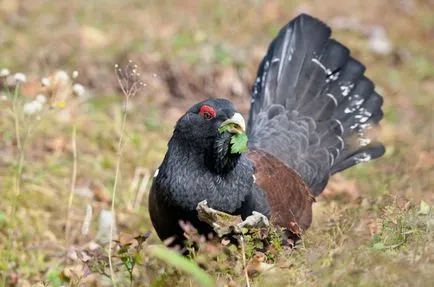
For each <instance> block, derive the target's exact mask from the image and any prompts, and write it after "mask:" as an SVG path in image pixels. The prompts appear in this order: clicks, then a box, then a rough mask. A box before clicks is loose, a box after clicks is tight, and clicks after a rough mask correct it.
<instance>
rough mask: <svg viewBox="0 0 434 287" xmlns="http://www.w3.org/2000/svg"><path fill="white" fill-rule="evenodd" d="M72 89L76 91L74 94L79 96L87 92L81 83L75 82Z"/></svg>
mask: <svg viewBox="0 0 434 287" xmlns="http://www.w3.org/2000/svg"><path fill="white" fill-rule="evenodd" d="M72 91H73V92H74V94H76V95H77V96H78V97H81V96H83V95H84V93H85V92H86V89H85V88H84V87H83V85H80V84H74V85H73V86H72Z"/></svg>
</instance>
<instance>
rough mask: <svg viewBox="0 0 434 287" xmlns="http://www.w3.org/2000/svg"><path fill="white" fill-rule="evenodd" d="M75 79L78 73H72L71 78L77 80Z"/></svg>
mask: <svg viewBox="0 0 434 287" xmlns="http://www.w3.org/2000/svg"><path fill="white" fill-rule="evenodd" d="M77 77H78V71H74V72H72V78H73V79H77Z"/></svg>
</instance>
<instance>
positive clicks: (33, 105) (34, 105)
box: [23, 101, 42, 116]
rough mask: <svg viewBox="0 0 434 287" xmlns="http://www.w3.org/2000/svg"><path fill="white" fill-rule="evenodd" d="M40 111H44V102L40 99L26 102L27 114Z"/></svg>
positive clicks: (25, 111) (25, 109)
mask: <svg viewBox="0 0 434 287" xmlns="http://www.w3.org/2000/svg"><path fill="white" fill-rule="evenodd" d="M40 111H42V104H41V103H40V102H38V101H33V102H30V103H25V104H24V107H23V112H24V114H25V115H28V116H31V115H33V114H36V113H39V112H40Z"/></svg>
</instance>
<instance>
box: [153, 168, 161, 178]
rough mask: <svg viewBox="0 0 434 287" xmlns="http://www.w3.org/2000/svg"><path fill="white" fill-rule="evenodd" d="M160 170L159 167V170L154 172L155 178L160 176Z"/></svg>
mask: <svg viewBox="0 0 434 287" xmlns="http://www.w3.org/2000/svg"><path fill="white" fill-rule="evenodd" d="M158 172H160V170H159V169H157V170H156V171H155V172H154V178H156V177H157V176H158Z"/></svg>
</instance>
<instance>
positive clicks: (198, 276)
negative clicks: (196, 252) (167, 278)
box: [150, 246, 216, 287]
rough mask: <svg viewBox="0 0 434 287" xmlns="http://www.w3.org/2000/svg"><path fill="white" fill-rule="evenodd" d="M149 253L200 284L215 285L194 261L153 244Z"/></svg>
mask: <svg viewBox="0 0 434 287" xmlns="http://www.w3.org/2000/svg"><path fill="white" fill-rule="evenodd" d="M150 251H151V254H152V255H153V256H155V257H157V258H159V259H161V260H163V261H164V262H166V263H167V264H169V265H172V266H173V267H175V268H177V269H179V270H182V271H184V272H186V273H188V274H190V275H191V276H192V277H193V278H194V279H195V280H196V281H197V282H198V283H199V284H200V285H201V286H210V287H211V286H216V285H215V282H214V279H213V278H212V277H211V276H210V275H208V274H207V273H206V272H205V271H204V270H202V269H201V268H200V267H199V266H197V265H196V264H195V263H193V262H192V261H190V260H189V259H187V258H185V257H184V256H182V255H181V254H179V253H177V252H175V251H172V250H170V249H168V248H166V247H164V246H153V247H152V248H151V249H150Z"/></svg>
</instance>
